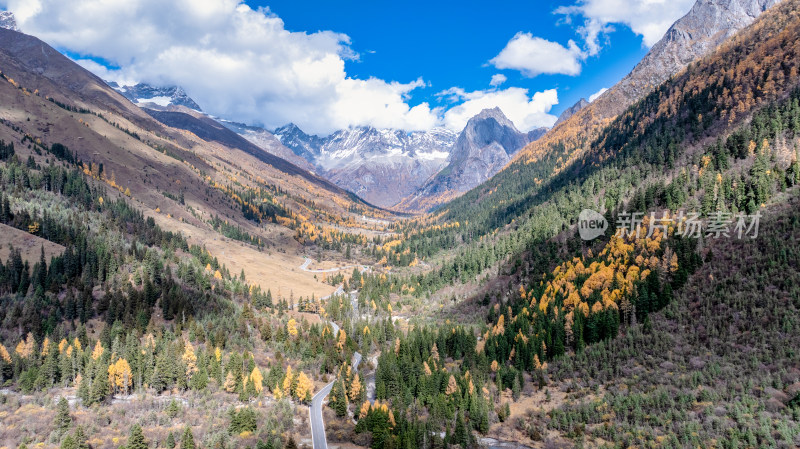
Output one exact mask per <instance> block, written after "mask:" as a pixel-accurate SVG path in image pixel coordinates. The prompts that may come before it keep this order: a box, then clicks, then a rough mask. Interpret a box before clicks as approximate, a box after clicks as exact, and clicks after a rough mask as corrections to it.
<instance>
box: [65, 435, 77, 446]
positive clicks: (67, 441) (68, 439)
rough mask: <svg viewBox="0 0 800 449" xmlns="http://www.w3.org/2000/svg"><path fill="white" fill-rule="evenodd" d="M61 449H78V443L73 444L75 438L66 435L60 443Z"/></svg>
mask: <svg viewBox="0 0 800 449" xmlns="http://www.w3.org/2000/svg"><path fill="white" fill-rule="evenodd" d="M61 449H78V443H76V442H75V438H73V437H72V435H67V436H66V437H64V439H63V440H62V441H61Z"/></svg>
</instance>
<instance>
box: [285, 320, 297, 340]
mask: <svg viewBox="0 0 800 449" xmlns="http://www.w3.org/2000/svg"><path fill="white" fill-rule="evenodd" d="M286 330H287V331H288V332H289V335H291V336H292V337H296V336H297V321H295V319H294V318H291V319H290V320H289V322H288V323H286Z"/></svg>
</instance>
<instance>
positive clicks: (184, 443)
mask: <svg viewBox="0 0 800 449" xmlns="http://www.w3.org/2000/svg"><path fill="white" fill-rule="evenodd" d="M196 448H197V445H196V444H195V443H194V435H192V428H191V427H189V426H186V429H185V430H184V431H183V436H182V437H181V449H196Z"/></svg>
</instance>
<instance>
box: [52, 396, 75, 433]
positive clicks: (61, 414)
mask: <svg viewBox="0 0 800 449" xmlns="http://www.w3.org/2000/svg"><path fill="white" fill-rule="evenodd" d="M53 425H55V427H56V431H58V432H59V433H62V434H63V433H65V432H66V431H67V430H69V427H70V426H71V425H72V417H71V416H70V415H69V402H67V398H65V397H64V396H61V399H59V400H58V405H57V406H56V417H55V419H54V420H53Z"/></svg>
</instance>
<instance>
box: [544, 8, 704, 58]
mask: <svg viewBox="0 0 800 449" xmlns="http://www.w3.org/2000/svg"><path fill="white" fill-rule="evenodd" d="M694 3H695V0H579V1H578V3H576V4H575V5H573V6H566V7H560V8H558V9H556V13H557V14H565V15H567V16H572V15H578V16H582V17H583V19H584V24H583V26H581V27H580V28H579V31H580V32H581V34H582V35H583V37H584V38H585V39H586V49H587V52H588V54H589V55H594V54H597V52H598V51H599V50H600V48H601V47H602V45H601V42H600V41H601V39H603V36H604V35H606V34H608V33H609V32H611V31H613V28H612V27H610V24H615V23H617V24H623V25H626V26H628V27H629V28H630V29H631V30H633V32H634V33H636V34H638V35H640V36H642V41H643V42H644V44H645V45H646V46H648V47H651V46H653V44H655V43H656V42H658V41H659V39H661V37H662V36H664V33H666V31H667V29H669V27H670V26H671V25H672V24H673V23H674V22H675V21H676V20H678V19H680V18H681V17H683V16H684V15H685V14H686V13H687V12H689V9H690V8H691V7H692V5H694Z"/></svg>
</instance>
